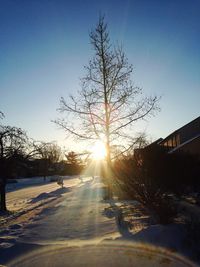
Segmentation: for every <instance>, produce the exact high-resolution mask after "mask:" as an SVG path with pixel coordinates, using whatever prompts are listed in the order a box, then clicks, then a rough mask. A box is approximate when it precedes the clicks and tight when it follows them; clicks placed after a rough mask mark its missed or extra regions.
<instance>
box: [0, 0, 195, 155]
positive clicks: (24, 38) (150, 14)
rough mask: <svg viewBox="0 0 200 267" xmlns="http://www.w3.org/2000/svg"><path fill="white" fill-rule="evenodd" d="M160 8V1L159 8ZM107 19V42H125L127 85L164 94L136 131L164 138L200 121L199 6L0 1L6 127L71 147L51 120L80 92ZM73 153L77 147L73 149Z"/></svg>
mask: <svg viewBox="0 0 200 267" xmlns="http://www.w3.org/2000/svg"><path fill="white" fill-rule="evenodd" d="M161 2H162V3H161ZM100 12H101V13H102V14H105V17H106V21H107V23H108V28H109V32H110V38H111V42H112V43H116V42H117V41H118V42H119V43H122V44H123V47H124V51H125V53H126V55H127V57H128V59H129V63H131V64H133V66H134V73H133V75H132V80H133V81H134V83H135V84H136V85H138V86H140V87H142V88H143V90H144V93H145V94H146V95H154V94H156V95H158V96H161V97H162V98H161V101H160V107H161V112H159V113H158V114H157V115H156V116H155V117H153V118H150V119H148V123H145V124H140V125H139V126H138V128H137V126H135V127H134V128H133V132H134V131H136V132H137V131H138V130H141V129H145V130H146V132H147V135H149V136H150V137H152V139H157V138H159V137H165V136H167V135H168V134H169V133H170V132H172V131H174V130H176V129H177V128H179V127H181V126H183V125H184V124H186V123H187V122H189V121H191V120H193V119H195V118H196V117H198V116H199V115H200V112H199V111H200V105H199V100H200V50H199V43H200V16H199V14H200V2H199V1H198V0H192V1H178V0H174V1H172V0H171V1H170V0H168V1H151V0H150V1H147V0H146V1H145V0H140V1H139V0H138V1H134V0H132V1H131V0H121V1H119V0H116V1H114V0H107V1H106V0H103V1H92V0H85V1H81V0H80V1H77V0H76V1H67V0H66V1H64V0H63V1H61V0H59V1H56V0H44V1H39V0H35V1H23V0H19V1H14V0H1V1H0V32H1V35H0V95H1V100H0V110H1V111H3V112H4V113H5V116H6V118H5V119H4V122H3V123H4V124H9V125H13V126H18V127H21V128H23V129H24V130H26V131H27V133H28V135H29V136H31V137H32V138H34V139H36V140H44V141H52V140H55V141H58V144H59V145H62V146H65V148H66V149H68V150H73V149H74V147H70V143H71V141H69V140H68V139H67V138H66V136H65V133H64V132H63V131H62V130H59V129H58V127H57V126H56V125H54V124H53V123H52V122H51V120H54V119H55V118H57V117H58V116H59V113H58V112H57V111H56V109H57V108H58V107H59V99H60V97H61V96H63V97H64V98H65V99H67V97H68V95H69V94H76V92H77V90H80V80H79V78H81V77H83V76H84V65H87V63H88V61H89V59H90V58H91V57H92V56H93V51H92V49H91V46H90V43H89V32H90V30H91V29H92V28H94V27H95V25H96V23H97V20H98V16H99V13H100ZM75 147H76V146H75Z"/></svg>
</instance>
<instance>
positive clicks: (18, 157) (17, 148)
mask: <svg viewBox="0 0 200 267" xmlns="http://www.w3.org/2000/svg"><path fill="white" fill-rule="evenodd" d="M27 141H28V138H27V135H26V133H25V132H24V131H23V130H22V129H20V128H17V127H11V126H4V125H0V210H2V211H6V194H5V187H6V182H7V179H8V178H10V177H11V176H12V175H13V172H14V171H15V168H13V167H16V166H17V165H18V166H19V163H20V161H22V159H24V157H25V154H26V145H27Z"/></svg>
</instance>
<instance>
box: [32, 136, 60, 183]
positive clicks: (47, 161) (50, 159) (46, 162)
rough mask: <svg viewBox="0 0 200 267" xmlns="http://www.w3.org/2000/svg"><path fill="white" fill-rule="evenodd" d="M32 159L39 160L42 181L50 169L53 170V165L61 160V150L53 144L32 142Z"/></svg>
mask: <svg viewBox="0 0 200 267" xmlns="http://www.w3.org/2000/svg"><path fill="white" fill-rule="evenodd" d="M32 146H33V148H34V149H32V150H31V151H34V158H38V159H40V160H41V171H42V173H43V176H44V180H45V179H46V176H47V175H48V173H49V170H50V168H53V167H54V168H55V164H56V163H57V162H59V160H60V159H61V154H62V151H61V148H60V147H59V146H58V145H57V144H56V143H54V142H42V141H41V142H33V145H32Z"/></svg>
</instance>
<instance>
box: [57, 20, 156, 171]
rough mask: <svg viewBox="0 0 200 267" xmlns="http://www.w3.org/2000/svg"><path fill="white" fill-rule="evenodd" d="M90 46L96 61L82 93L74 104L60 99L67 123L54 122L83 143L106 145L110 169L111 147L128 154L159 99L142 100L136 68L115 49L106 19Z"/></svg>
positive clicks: (89, 67)
mask: <svg viewBox="0 0 200 267" xmlns="http://www.w3.org/2000/svg"><path fill="white" fill-rule="evenodd" d="M90 42H91V45H92V48H93V50H94V57H93V58H92V59H91V60H90V61H89V64H88V66H86V67H85V70H86V75H85V77H84V78H83V79H82V90H81V91H80V92H79V95H78V97H77V98H76V97H73V96H71V102H68V101H65V99H64V98H61V100H60V108H59V110H60V112H62V113H64V114H65V113H66V114H67V119H65V118H63V119H62V118H61V119H57V120H56V121H55V122H56V123H57V124H58V125H59V126H61V127H62V128H63V129H64V130H65V131H66V132H68V133H69V134H72V135H73V136H74V137H77V138H79V139H80V140H97V139H100V140H103V141H105V144H106V150H107V156H106V157H107V163H108V166H111V160H112V147H113V146H115V147H116V145H118V146H120V148H121V151H122V152H123V151H128V149H129V148H130V143H131V144H132V142H133V139H134V137H133V132H132V131H131V129H132V128H131V126H133V125H134V124H135V123H136V122H138V121H140V120H142V119H143V118H145V117H147V116H149V115H152V114H153V112H154V111H155V109H156V108H157V106H156V104H157V100H158V98H157V97H156V96H154V97H142V89H141V88H138V87H136V86H133V84H132V82H131V73H132V71H133V67H132V65H130V64H129V63H128V60H127V58H126V56H125V54H124V52H123V49H122V47H121V46H116V47H114V46H112V44H111V42H110V38H109V33H108V30H107V24H106V23H105V21H104V18H103V17H100V18H99V21H98V23H97V26H96V28H95V30H94V31H92V32H91V33H90ZM122 144H123V146H122Z"/></svg>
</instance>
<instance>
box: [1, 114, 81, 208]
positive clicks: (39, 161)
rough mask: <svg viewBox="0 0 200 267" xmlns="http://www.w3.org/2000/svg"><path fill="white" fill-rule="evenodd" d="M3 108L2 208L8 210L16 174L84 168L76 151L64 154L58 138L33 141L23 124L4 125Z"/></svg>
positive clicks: (63, 172) (75, 171)
mask: <svg viewBox="0 0 200 267" xmlns="http://www.w3.org/2000/svg"><path fill="white" fill-rule="evenodd" d="M3 118H4V114H3V113H2V112H0V120H1V123H0V210H2V211H6V184H7V182H8V181H9V182H11V181H13V179H15V178H21V177H35V176H43V177H44V180H45V179H46V177H47V176H51V175H72V174H78V173H80V172H81V170H82V169H83V164H82V162H81V161H80V160H79V159H78V155H77V154H76V153H75V152H69V153H68V154H66V155H65V157H66V159H64V158H65V157H64V156H63V152H62V150H61V148H60V147H59V146H58V145H57V144H56V143H55V142H43V141H34V140H33V139H30V138H29V137H28V136H27V134H26V132H25V131H24V130H22V129H21V128H18V127H14V126H9V125H4V124H3V123H2V122H3Z"/></svg>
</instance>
